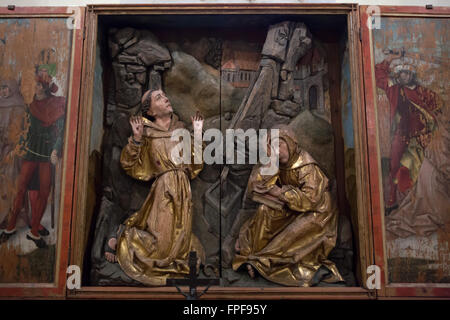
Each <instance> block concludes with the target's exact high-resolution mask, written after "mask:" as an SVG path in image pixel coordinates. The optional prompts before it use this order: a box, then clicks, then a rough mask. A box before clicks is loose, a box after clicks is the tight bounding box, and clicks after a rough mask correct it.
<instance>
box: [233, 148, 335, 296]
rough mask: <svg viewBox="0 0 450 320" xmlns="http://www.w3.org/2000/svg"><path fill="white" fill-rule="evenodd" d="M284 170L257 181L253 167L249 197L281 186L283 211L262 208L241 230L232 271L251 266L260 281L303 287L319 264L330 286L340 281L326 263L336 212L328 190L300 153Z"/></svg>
mask: <svg viewBox="0 0 450 320" xmlns="http://www.w3.org/2000/svg"><path fill="white" fill-rule="evenodd" d="M295 157H296V158H295V159H292V161H290V162H291V163H292V164H290V165H289V166H288V167H286V168H283V167H280V170H279V172H278V174H276V175H274V176H262V175H261V174H260V172H259V168H260V167H259V166H256V167H255V169H254V170H253V172H252V175H251V177H250V179H249V185H248V192H252V191H253V190H258V191H259V192H261V191H264V190H263V189H264V188H266V189H267V190H269V189H270V188H271V187H273V185H275V184H278V185H279V186H281V187H282V193H281V195H280V196H279V197H278V200H281V201H283V202H284V203H285V206H284V208H283V209H282V210H276V209H272V208H270V207H269V206H268V205H266V204H261V205H260V206H259V207H258V210H257V212H256V214H255V215H254V216H253V217H252V218H250V219H249V220H248V221H247V222H245V223H244V225H243V226H242V227H241V230H240V233H239V246H240V252H239V253H238V254H236V256H235V258H234V260H233V269H234V270H238V268H239V267H241V266H242V265H243V264H250V265H252V266H253V267H254V268H255V269H256V270H257V271H258V272H259V273H260V274H261V275H262V276H263V277H264V278H266V279H267V280H269V281H272V282H275V283H278V284H281V285H285V286H302V287H308V286H310V285H311V281H312V279H313V277H314V274H315V273H316V271H317V270H318V269H319V268H320V267H321V266H322V265H323V266H325V267H327V268H328V269H329V270H330V271H331V277H330V278H329V279H327V280H328V281H329V282H338V281H343V278H342V276H341V275H340V274H339V271H338V270H337V268H336V265H335V264H334V263H333V262H332V261H330V260H328V259H327V257H328V254H329V253H330V251H331V250H332V249H333V247H334V246H335V244H336V238H337V207H336V206H335V204H334V201H333V199H332V197H331V194H330V192H329V191H328V178H327V177H326V176H325V174H324V173H323V172H322V170H321V169H320V168H319V166H318V165H317V163H316V162H315V161H314V159H313V158H312V157H311V156H310V155H309V154H308V153H307V152H306V151H301V152H300V153H299V154H296V155H295Z"/></svg>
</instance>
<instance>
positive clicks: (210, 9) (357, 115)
mask: <svg viewBox="0 0 450 320" xmlns="http://www.w3.org/2000/svg"><path fill="white" fill-rule="evenodd" d="M270 13H271V14H274V13H276V14H290V15H293V14H323V15H327V14H336V15H345V16H346V17H347V28H348V34H349V40H348V41H349V51H350V68H351V84H352V85H351V88H352V89H351V93H352V106H353V107H352V108H353V122H354V126H355V129H354V137H355V153H356V159H355V160H356V171H357V188H358V190H359V191H360V192H359V193H358V199H357V203H358V217H357V220H358V231H357V232H358V234H357V235H356V238H357V239H358V241H357V242H358V245H357V250H358V252H359V256H360V262H359V270H358V274H359V275H360V279H359V280H360V282H361V283H363V284H365V283H366V277H367V275H366V269H367V267H368V266H369V265H371V264H373V254H372V249H371V248H372V245H371V239H372V231H371V230H372V228H371V224H370V221H371V213H370V207H369V203H370V201H369V200H370V192H369V184H368V183H369V180H368V179H367V177H368V173H369V167H368V153H367V148H366V141H367V140H366V135H365V132H366V125H365V119H366V115H365V113H364V108H362V106H363V105H364V104H363V87H362V78H361V76H360V75H361V70H362V63H361V47H360V42H359V40H358V39H359V21H360V20H359V12H358V10H357V6H356V5H354V4H350V5H347V4H323V5H322V4H321V5H315V4H301V5H297V4H292V5H291V4H270V5H263V4H252V5H245V4H242V5H213V4H212V5H205V4H198V5H132V6H131V5H130V6H120V5H93V6H88V8H87V16H86V25H85V29H86V42H85V48H84V54H83V57H84V59H83V71H82V74H83V78H82V83H83V86H82V95H81V97H82V98H81V100H80V122H79V124H78V131H79V132H83V134H80V135H78V139H77V161H76V173H75V189H74V190H75V193H74V215H73V220H72V221H73V224H72V232H71V234H72V238H71V244H72V251H71V256H70V264H75V265H79V266H82V265H83V254H84V250H85V248H84V245H83V242H84V239H85V234H84V232H87V230H86V227H87V225H86V214H85V206H86V192H85V190H86V189H87V173H88V157H89V154H88V151H89V137H90V128H91V122H92V95H93V90H92V89H93V81H94V74H93V70H94V65H95V56H96V54H95V51H96V42H97V30H98V17H99V16H101V15H132V14H140V15H143V14H146V15H155V14H172V15H174V14H179V15H182V14H191V15H192V14H193V15H195V14H230V15H239V14H270ZM374 295H375V292H374V291H370V290H367V289H364V288H362V287H354V288H332V287H330V288H324V287H322V288H270V289H268V288H233V287H211V288H210V289H209V291H208V293H207V294H205V295H204V296H203V297H202V299H203V298H204V299H218V298H234V299H239V298H240V299H242V298H245V299H299V298H333V299H336V298H342V299H344V298H354V299H356V298H360V299H368V298H373V297H374ZM68 298H71V299H72V298H74V299H76V298H133V299H136V298H145V299H149V298H153V299H162V298H165V299H181V298H183V296H182V295H180V294H179V293H178V292H177V290H176V289H175V288H171V287H161V288H135V287H129V288H124V287H82V288H81V289H80V290H73V291H68Z"/></svg>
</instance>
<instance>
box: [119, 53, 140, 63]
mask: <svg viewBox="0 0 450 320" xmlns="http://www.w3.org/2000/svg"><path fill="white" fill-rule="evenodd" d="M117 59H118V61H119V62H120V63H125V64H127V63H131V64H142V63H141V61H140V60H139V59H138V57H136V56H130V55H126V54H119V55H118V56H117Z"/></svg>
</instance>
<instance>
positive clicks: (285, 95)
mask: <svg viewBox="0 0 450 320" xmlns="http://www.w3.org/2000/svg"><path fill="white" fill-rule="evenodd" d="M294 93H295V88H294V78H293V75H292V72H289V73H288V74H287V79H286V80H285V81H280V88H279V90H278V99H280V100H291V99H292V98H293V97H294Z"/></svg>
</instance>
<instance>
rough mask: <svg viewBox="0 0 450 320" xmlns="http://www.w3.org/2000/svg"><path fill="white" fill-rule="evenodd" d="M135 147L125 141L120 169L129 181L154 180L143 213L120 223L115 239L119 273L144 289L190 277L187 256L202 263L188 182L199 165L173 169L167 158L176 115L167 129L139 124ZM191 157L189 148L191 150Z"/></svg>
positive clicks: (175, 125) (172, 164) (180, 124)
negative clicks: (140, 135) (139, 136)
mask: <svg viewBox="0 0 450 320" xmlns="http://www.w3.org/2000/svg"><path fill="white" fill-rule="evenodd" d="M144 125H145V129H144V135H145V136H144V137H143V139H142V142H141V143H140V144H137V143H136V142H134V141H133V140H132V138H130V139H129V142H128V144H127V146H126V147H125V148H124V149H123V151H122V154H121V164H122V167H123V168H124V170H125V171H126V172H127V174H128V175H130V176H131V177H133V178H135V179H138V180H144V181H148V180H151V179H155V180H154V182H153V184H152V187H151V189H150V193H149V195H148V196H147V199H146V200H145V202H144V204H143V206H142V208H141V209H140V210H139V211H138V212H136V213H134V214H133V215H131V216H130V217H129V218H128V219H127V220H126V221H125V223H124V225H125V228H124V230H123V232H122V233H121V235H120V237H119V239H118V245H117V259H118V262H119V264H120V266H121V267H122V269H123V270H124V272H125V273H126V274H127V275H128V276H130V277H131V278H132V279H134V280H136V281H139V282H141V283H144V284H146V285H152V286H157V285H165V283H166V280H167V278H178V277H183V276H186V275H188V274H189V266H188V259H189V252H190V251H196V252H197V255H198V256H199V257H200V260H202V261H204V260H205V254H204V250H203V247H202V245H201V243H200V241H199V240H198V239H197V237H196V236H195V235H194V234H193V233H192V201H191V187H190V182H189V179H190V178H194V177H195V176H196V175H197V174H198V173H199V172H200V171H201V169H202V166H203V165H202V164H176V163H175V162H174V161H173V160H172V157H171V152H172V149H173V148H174V147H175V146H176V145H177V144H178V141H172V140H171V136H172V132H173V130H175V129H177V128H182V123H181V122H179V121H178V119H177V118H176V116H175V115H173V117H172V123H171V125H170V128H169V130H164V129H162V128H160V127H158V126H157V125H156V124H154V123H153V122H151V121H148V120H146V119H145V120H144ZM191 151H192V153H191V156H192V158H193V157H194V154H193V152H194V148H191Z"/></svg>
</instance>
